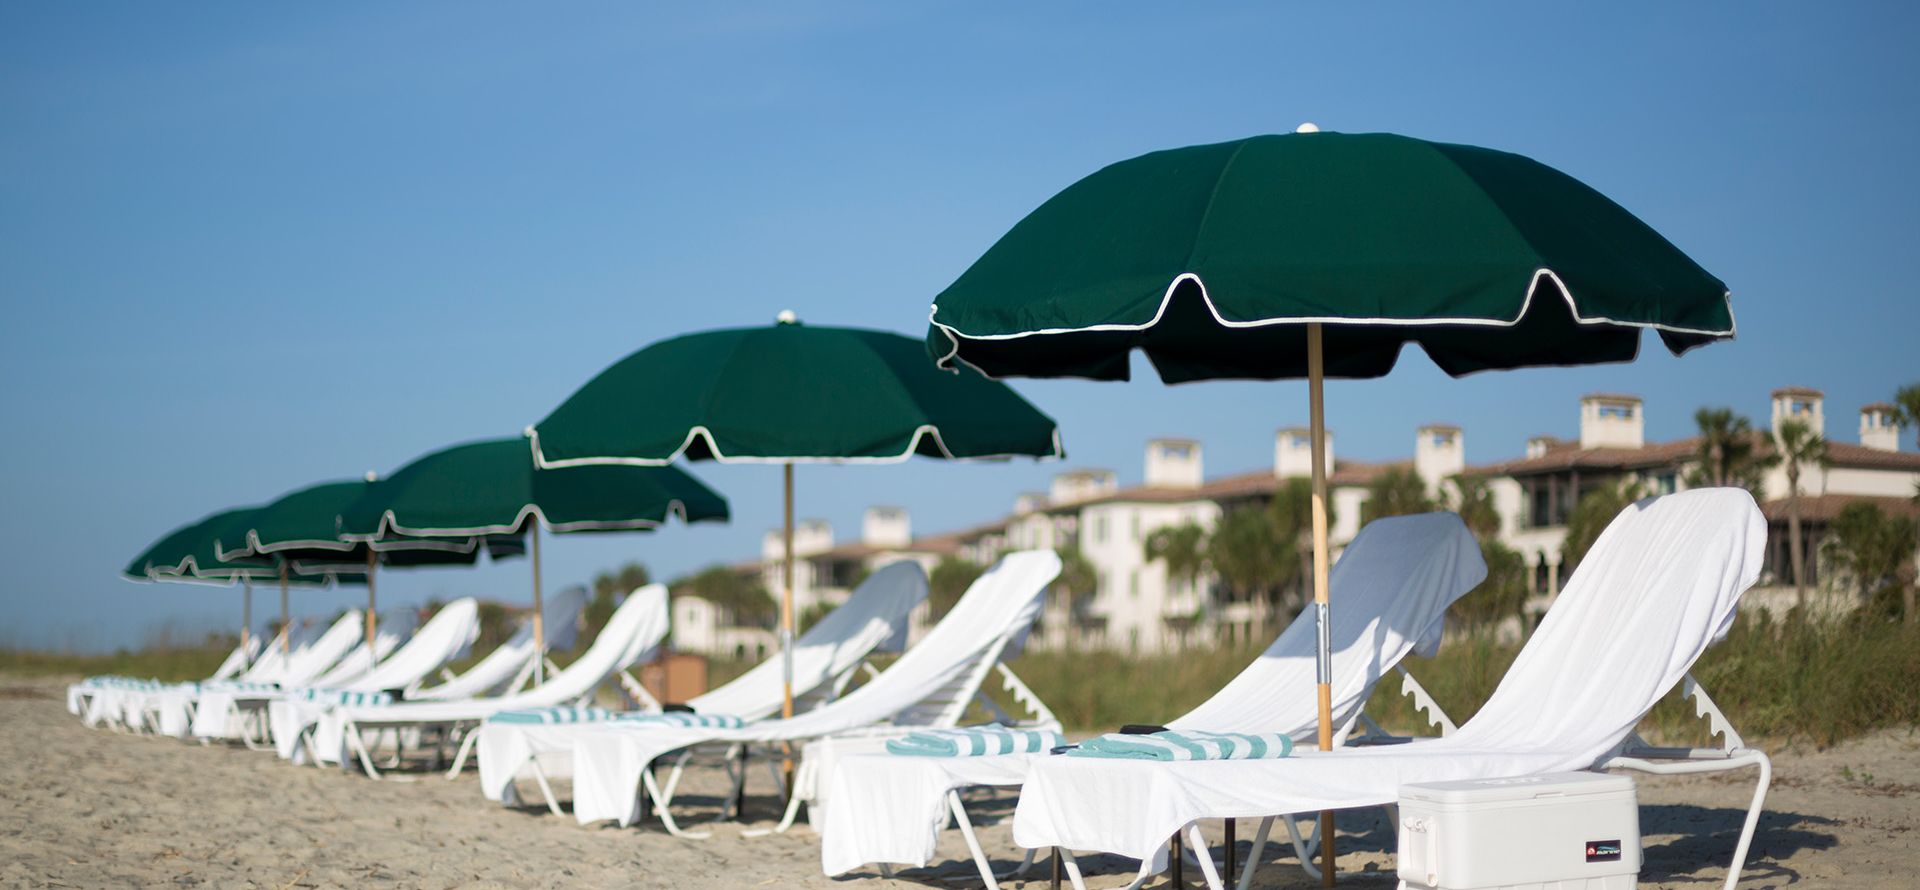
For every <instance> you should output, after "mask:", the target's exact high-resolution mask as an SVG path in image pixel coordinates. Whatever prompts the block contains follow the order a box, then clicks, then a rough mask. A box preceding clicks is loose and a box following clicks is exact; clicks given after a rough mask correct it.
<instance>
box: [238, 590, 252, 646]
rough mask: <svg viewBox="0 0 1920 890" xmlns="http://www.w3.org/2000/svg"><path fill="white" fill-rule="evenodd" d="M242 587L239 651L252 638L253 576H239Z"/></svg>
mask: <svg viewBox="0 0 1920 890" xmlns="http://www.w3.org/2000/svg"><path fill="white" fill-rule="evenodd" d="M240 587H241V589H242V591H243V592H242V593H241V595H240V596H241V599H240V651H241V652H245V651H247V641H248V640H250V639H252V638H253V576H252V575H243V576H241V578H240Z"/></svg>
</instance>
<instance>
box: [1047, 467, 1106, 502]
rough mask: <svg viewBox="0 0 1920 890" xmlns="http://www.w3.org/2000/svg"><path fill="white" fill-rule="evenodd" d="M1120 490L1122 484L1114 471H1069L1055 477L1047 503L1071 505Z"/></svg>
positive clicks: (1048, 492)
mask: <svg viewBox="0 0 1920 890" xmlns="http://www.w3.org/2000/svg"><path fill="white" fill-rule="evenodd" d="M1118 490H1120V483H1119V482H1118V481H1117V480H1116V479H1115V477H1114V475H1113V471H1112V470H1069V471H1067V472H1065V473H1057V474H1055V475H1054V477H1053V485H1052V486H1051V487H1049V488H1048V490H1047V502H1048V503H1053V504H1071V503H1075V502H1077V501H1086V500H1092V499H1093V498H1097V497H1100V496H1101V495H1104V494H1111V493H1113V492H1115V491H1118Z"/></svg>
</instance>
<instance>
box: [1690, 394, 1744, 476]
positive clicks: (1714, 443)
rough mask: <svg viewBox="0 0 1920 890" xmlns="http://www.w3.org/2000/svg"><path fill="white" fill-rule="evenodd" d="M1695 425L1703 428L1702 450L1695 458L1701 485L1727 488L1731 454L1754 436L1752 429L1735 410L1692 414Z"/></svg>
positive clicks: (1708, 410) (1705, 409)
mask: <svg viewBox="0 0 1920 890" xmlns="http://www.w3.org/2000/svg"><path fill="white" fill-rule="evenodd" d="M1693 422H1694V424H1695V425H1696V426H1698V427H1699V428H1700V447H1699V449H1698V450H1697V451H1696V452H1695V456H1696V457H1697V458H1698V459H1699V461H1700V474H1701V481H1702V482H1704V483H1705V484H1707V485H1725V484H1727V476H1728V473H1727V469H1728V464H1729V463H1730V461H1729V457H1730V454H1731V452H1732V451H1733V450H1734V449H1735V448H1737V447H1739V446H1738V443H1739V442H1741V441H1743V440H1745V439H1746V438H1747V437H1748V434H1749V433H1751V432H1752V425H1751V424H1749V423H1748V422H1747V419H1746V418H1744V417H1741V416H1740V415H1738V414H1735V413H1733V409H1732V408H1701V409H1700V410H1698V411H1695V412H1693Z"/></svg>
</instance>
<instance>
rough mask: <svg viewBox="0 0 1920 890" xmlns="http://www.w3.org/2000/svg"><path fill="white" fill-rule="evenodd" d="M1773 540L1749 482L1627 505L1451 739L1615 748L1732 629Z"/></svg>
mask: <svg viewBox="0 0 1920 890" xmlns="http://www.w3.org/2000/svg"><path fill="white" fill-rule="evenodd" d="M1766 542H1767V522H1766V519H1765V518H1764V517H1763V516H1761V514H1760V508H1759V507H1758V506H1756V505H1755V504H1754V502H1753V496H1752V495H1749V494H1748V493H1747V492H1746V491H1745V490H1743V489H1738V488H1705V489H1695V490H1693V491H1686V492H1681V493H1679V494H1670V495H1666V496H1663V497H1655V498H1648V499H1646V500H1643V501H1640V502H1638V503H1636V504H1633V505H1632V506H1630V507H1628V508H1627V509H1626V510H1624V511H1622V512H1621V514H1620V515H1619V516H1618V517H1616V518H1615V519H1614V520H1613V522H1612V524H1610V525H1608V526H1607V528H1606V531H1604V532H1602V533H1601V534H1600V538H1599V540H1597V541H1595V542H1594V544H1593V547H1592V548H1591V549H1589V550H1588V551H1587V555H1586V557H1585V558H1583V559H1581V560H1580V565H1579V566H1578V567H1577V568H1576V569H1575V570H1574V572H1573V576H1572V577H1570V578H1568V579H1567V585H1566V587H1565V588H1564V589H1563V590H1561V592H1560V597H1559V599H1557V600H1556V601H1555V602H1554V604H1553V607H1552V608H1551V609H1549V610H1548V611H1547V616H1546V618H1544V619H1542V620H1541V622H1540V627H1539V628H1538V629H1536V630H1535V631H1534V633H1533V638H1532V639H1530V640H1528V641H1527V645H1526V647H1525V648H1524V649H1522V650H1521V651H1520V655H1519V657H1518V658H1516V659H1515V660H1514V662H1513V667H1511V668H1509V669H1508V670H1507V675H1506V677H1505V679H1503V680H1501V681H1500V685H1499V687H1498V688H1496V689H1495V690H1494V692H1493V696H1492V697H1491V698H1489V699H1488V700H1487V703H1486V704H1485V705H1484V706H1482V707H1481V708H1480V711H1479V712H1478V713H1476V714H1475V715H1474V716H1473V719H1472V720H1469V721H1467V723H1466V725H1464V726H1462V727H1460V731H1459V732H1457V733H1455V734H1454V735H1453V737H1452V739H1451V741H1453V742H1454V743H1455V744H1458V745H1462V746H1465V747H1468V748H1494V749H1521V750H1523V749H1541V750H1555V751H1566V752H1578V753H1581V754H1583V755H1584V754H1587V753H1589V752H1590V754H1591V756H1592V757H1594V758H1598V757H1600V756H1601V755H1603V754H1605V753H1606V752H1607V751H1609V750H1611V749H1612V748H1613V747H1614V746H1615V745H1616V744H1618V743H1619V741H1620V740H1621V739H1623V738H1625V737H1626V734H1627V733H1629V732H1631V731H1632V730H1633V727H1634V725H1635V724H1637V723H1639V722H1640V719H1641V718H1642V717H1643V716H1645V715H1646V713H1647V711H1649V710H1651V709H1652V708H1653V705H1654V703H1655V702H1657V701H1659V700H1660V697H1661V696H1663V695H1665V694H1666V693H1667V690H1669V689H1672V688H1673V686H1674V684H1676V683H1678V682H1679V681H1680V678H1681V677H1683V676H1685V674H1686V672H1687V669H1688V668H1689V667H1691V666H1692V665H1693V662H1694V660H1695V659H1697V658H1699V657H1700V653H1702V652H1704V651H1706V648H1707V646H1708V645H1710V644H1711V643H1712V642H1713V641H1714V640H1716V639H1718V638H1719V637H1720V636H1721V635H1723V634H1724V633H1726V630H1727V628H1728V627H1730V626H1731V625H1732V623H1733V619H1734V610H1735V607H1736V606H1737V605H1738V603H1739V601H1740V595H1741V594H1742V593H1744V592H1746V590H1747V588H1749V587H1752V586H1753V583H1754V582H1755V581H1756V580H1758V579H1759V577H1760V567H1761V563H1762V557H1763V556H1764V553H1765V549H1766Z"/></svg>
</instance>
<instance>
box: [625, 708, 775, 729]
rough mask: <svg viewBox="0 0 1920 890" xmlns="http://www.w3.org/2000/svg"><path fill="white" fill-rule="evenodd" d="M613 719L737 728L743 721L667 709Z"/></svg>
mask: <svg viewBox="0 0 1920 890" xmlns="http://www.w3.org/2000/svg"><path fill="white" fill-rule="evenodd" d="M613 719H614V720H617V721H619V722H621V723H628V724H631V723H639V724H642V725H646V726H692V727H699V728H701V729H739V728H740V727H741V725H742V724H743V723H744V721H742V720H741V719H740V718H738V717H735V716H733V715H732V714H695V713H693V712H692V711H667V712H665V713H660V714H645V713H641V712H639V711H628V712H626V713H624V714H615V715H613Z"/></svg>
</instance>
